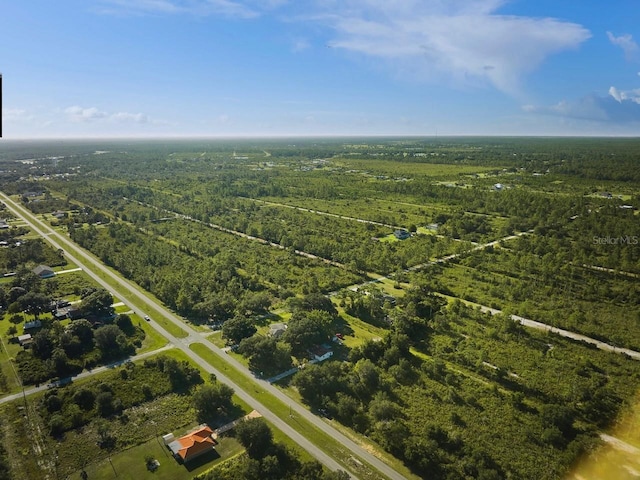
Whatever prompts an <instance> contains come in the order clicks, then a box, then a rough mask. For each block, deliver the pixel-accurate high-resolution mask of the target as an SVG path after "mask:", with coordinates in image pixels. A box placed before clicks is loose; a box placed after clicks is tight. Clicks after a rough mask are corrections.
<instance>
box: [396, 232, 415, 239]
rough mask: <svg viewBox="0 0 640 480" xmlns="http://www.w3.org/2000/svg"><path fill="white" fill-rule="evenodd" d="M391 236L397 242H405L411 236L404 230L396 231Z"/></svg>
mask: <svg viewBox="0 0 640 480" xmlns="http://www.w3.org/2000/svg"><path fill="white" fill-rule="evenodd" d="M393 235H394V236H395V237H396V238H397V239H398V240H405V239H407V238H409V237H410V236H411V234H410V233H409V232H408V231H406V230H396V231H395V232H393Z"/></svg>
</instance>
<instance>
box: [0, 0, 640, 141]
mask: <svg viewBox="0 0 640 480" xmlns="http://www.w3.org/2000/svg"><path fill="white" fill-rule="evenodd" d="M0 33H1V35H2V39H3V40H2V43H1V44H0V73H1V74H2V76H3V102H2V110H3V112H2V113H3V136H4V138H5V139H11V138H16V139H18V138H95V137H189V136H202V137H230V136H300V135H302V136H316V135H318V136H325V135H372V136H374V135H392V136H396V135H411V136H413V135H419V136H434V135H442V136H445V135H580V136H583V135H584V136H592V135H606V136H618V135H619V136H637V135H639V134H640V47H639V46H638V42H639V41H640V8H638V0H610V1H608V2H604V1H602V0H561V1H558V0H58V1H55V2H53V1H51V0H20V1H15V0H0Z"/></svg>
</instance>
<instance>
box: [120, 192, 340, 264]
mask: <svg viewBox="0 0 640 480" xmlns="http://www.w3.org/2000/svg"><path fill="white" fill-rule="evenodd" d="M122 198H123V199H124V200H126V201H128V202H136V203H138V204H139V205H142V206H143V207H148V208H153V209H155V210H158V211H162V212H164V213H168V214H169V215H173V216H174V217H176V218H179V219H181V220H187V221H189V222H194V223H199V224H200V225H204V226H205V227H209V228H213V229H214V230H219V231H221V232H224V233H229V234H231V235H235V236H236V237H241V238H244V239H246V240H251V241H254V242H258V243H261V244H263V245H268V246H270V247H273V248H277V249H279V250H286V249H287V247H285V246H284V245H280V244H279V243H275V242H272V241H270V240H266V239H264V238H260V237H255V236H253V235H249V234H247V233H244V232H239V231H237V230H232V229H231V228H227V227H223V226H222V225H217V224H215V223H209V222H203V221H202V220H198V219H197V218H193V217H191V216H189V215H185V214H183V213H178V212H174V211H172V210H167V209H166V208H159V207H156V206H155V205H151V204H150V203H144V202H140V201H138V200H131V199H130V198H127V197H122ZM240 198H244V197H240ZM294 253H295V254H296V255H300V256H301V257H306V258H310V259H312V260H320V261H322V262H324V263H327V264H329V265H333V266H334V267H338V268H346V267H345V266H344V264H342V263H340V262H336V261H334V260H329V259H328V258H323V257H319V256H318V255H315V254H313V253H308V252H305V251H303V250H294Z"/></svg>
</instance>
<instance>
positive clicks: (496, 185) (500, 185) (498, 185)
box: [493, 183, 504, 191]
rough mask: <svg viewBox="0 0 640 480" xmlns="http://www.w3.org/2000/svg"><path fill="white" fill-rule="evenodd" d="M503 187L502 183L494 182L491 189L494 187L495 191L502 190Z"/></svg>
mask: <svg viewBox="0 0 640 480" xmlns="http://www.w3.org/2000/svg"><path fill="white" fill-rule="evenodd" d="M503 188H504V185H503V184H501V183H496V184H495V185H494V186H493V189H494V190H497V191H500V190H502V189H503Z"/></svg>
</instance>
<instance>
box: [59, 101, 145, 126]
mask: <svg viewBox="0 0 640 480" xmlns="http://www.w3.org/2000/svg"><path fill="white" fill-rule="evenodd" d="M64 113H65V114H66V115H67V118H68V119H69V120H70V121H71V122H73V123H89V122H94V121H100V120H102V121H110V122H117V123H148V122H149V117H148V116H147V115H144V114H142V113H129V112H115V113H108V112H103V111H101V110H99V109H97V108H96V107H90V108H84V107H80V106H77V105H74V106H72V107H68V108H66V109H65V110H64Z"/></svg>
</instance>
